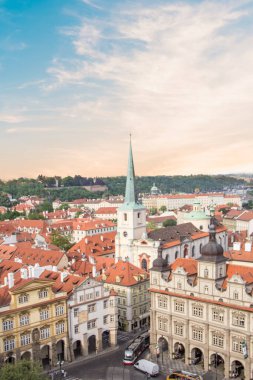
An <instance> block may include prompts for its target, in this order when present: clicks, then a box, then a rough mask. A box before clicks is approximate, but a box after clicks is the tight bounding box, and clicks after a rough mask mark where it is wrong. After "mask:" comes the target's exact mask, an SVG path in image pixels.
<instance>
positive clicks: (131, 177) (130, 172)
mask: <svg viewBox="0 0 253 380" xmlns="http://www.w3.org/2000/svg"><path fill="white" fill-rule="evenodd" d="M125 203H136V195H135V173H134V160H133V152H132V143H131V135H130V145H129V156H128V169H127V181H126V193H125Z"/></svg>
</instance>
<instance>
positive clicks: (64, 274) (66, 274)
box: [61, 272, 68, 282]
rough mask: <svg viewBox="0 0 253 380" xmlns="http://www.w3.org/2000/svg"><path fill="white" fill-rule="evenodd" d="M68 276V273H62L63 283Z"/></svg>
mask: <svg viewBox="0 0 253 380" xmlns="http://www.w3.org/2000/svg"><path fill="white" fill-rule="evenodd" d="M67 276H68V273H67V272H61V282H63V281H64V279H65V278H66V277H67Z"/></svg>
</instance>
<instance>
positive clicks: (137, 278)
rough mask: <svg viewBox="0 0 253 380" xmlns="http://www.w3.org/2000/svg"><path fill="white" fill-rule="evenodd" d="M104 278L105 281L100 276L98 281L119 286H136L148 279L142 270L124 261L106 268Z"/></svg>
mask: <svg viewBox="0 0 253 380" xmlns="http://www.w3.org/2000/svg"><path fill="white" fill-rule="evenodd" d="M105 276H106V279H104V277H103V275H102V276H99V277H98V280H100V281H104V282H106V283H108V284H115V285H121V286H132V285H136V284H138V283H140V282H143V281H146V280H148V278H149V275H148V273H147V272H145V271H144V270H143V269H140V268H138V267H136V266H135V265H133V264H131V263H129V262H126V261H118V262H117V263H116V264H114V265H113V266H111V267H110V268H107V269H106V271H105ZM118 280H119V281H118Z"/></svg>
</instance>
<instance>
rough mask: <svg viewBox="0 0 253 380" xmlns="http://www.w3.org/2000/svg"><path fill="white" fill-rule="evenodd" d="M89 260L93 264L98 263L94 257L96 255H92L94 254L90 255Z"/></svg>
mask: <svg viewBox="0 0 253 380" xmlns="http://www.w3.org/2000/svg"><path fill="white" fill-rule="evenodd" d="M89 262H90V263H91V264H92V265H96V262H95V259H94V257H92V256H89Z"/></svg>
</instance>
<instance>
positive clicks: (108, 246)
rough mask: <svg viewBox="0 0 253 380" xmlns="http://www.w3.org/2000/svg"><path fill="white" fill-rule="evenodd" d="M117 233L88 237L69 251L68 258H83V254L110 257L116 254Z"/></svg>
mask: <svg viewBox="0 0 253 380" xmlns="http://www.w3.org/2000/svg"><path fill="white" fill-rule="evenodd" d="M115 235H116V231H113V232H105V233H102V234H97V235H93V236H87V237H85V238H84V239H82V240H80V241H79V242H78V243H76V244H75V245H73V247H71V248H70V249H69V250H68V253H67V255H68V257H69V258H72V257H75V258H81V257H82V254H83V253H84V254H85V255H90V254H94V255H95V256H96V255H108V254H113V253H114V252H115Z"/></svg>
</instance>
